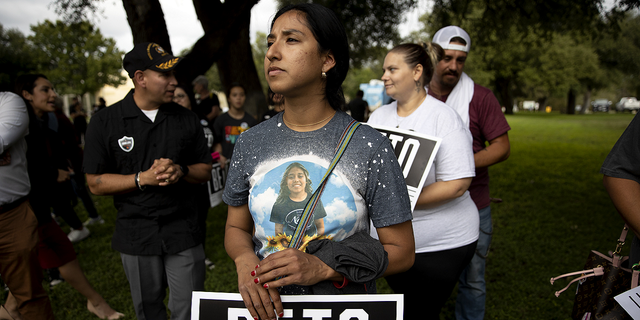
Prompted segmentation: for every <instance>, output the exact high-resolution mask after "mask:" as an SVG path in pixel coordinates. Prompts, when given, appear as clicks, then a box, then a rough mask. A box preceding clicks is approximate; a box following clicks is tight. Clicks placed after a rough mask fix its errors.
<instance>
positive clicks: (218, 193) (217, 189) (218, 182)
mask: <svg viewBox="0 0 640 320" xmlns="http://www.w3.org/2000/svg"><path fill="white" fill-rule="evenodd" d="M211 167H212V168H211V180H209V181H207V186H208V187H209V203H210V204H211V208H213V207H215V206H217V205H219V204H220V203H222V192H223V191H224V184H225V183H226V182H227V173H228V172H229V161H227V165H226V166H224V169H222V168H220V163H218V162H217V161H215V162H214V163H213V165H212V166H211Z"/></svg>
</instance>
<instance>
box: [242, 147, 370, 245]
mask: <svg viewBox="0 0 640 320" xmlns="http://www.w3.org/2000/svg"><path fill="white" fill-rule="evenodd" d="M314 158H315V157H314ZM316 159H317V160H320V158H316ZM316 159H310V158H308V156H307V157H305V158H304V160H303V159H301V158H298V157H296V158H295V159H293V158H288V159H285V160H284V161H283V162H278V163H277V164H274V165H265V166H269V169H267V170H268V172H266V173H265V174H264V175H262V176H261V177H260V180H259V181H256V182H255V184H254V185H253V186H252V189H251V195H250V199H249V208H250V210H251V212H252V213H253V214H254V219H255V221H256V234H257V235H261V234H262V235H266V236H273V235H275V224H274V223H273V222H271V221H269V218H270V216H271V209H272V207H273V204H274V203H275V201H276V198H277V197H278V193H279V192H280V182H281V181H282V176H283V174H284V172H285V170H286V168H287V166H289V165H290V164H291V163H293V162H298V163H300V164H302V165H303V166H304V167H305V168H306V169H307V171H309V178H310V179H311V181H312V187H313V190H314V191H315V190H316V188H317V187H318V184H319V183H320V181H321V180H322V177H323V176H324V174H325V173H326V171H327V167H326V166H324V165H320V164H318V162H319V161H317V160H316ZM324 162H326V164H327V165H328V162H327V161H324ZM256 175H260V174H259V173H256ZM344 181H348V180H347V179H346V177H344V176H343V175H342V174H341V173H340V172H338V171H337V169H335V170H334V171H333V172H332V173H331V177H330V178H329V181H328V182H327V184H328V185H327V187H326V188H325V189H324V192H323V193H322V197H321V198H320V199H321V200H322V203H323V205H324V209H325V211H326V213H327V216H326V217H325V218H324V224H325V230H326V232H325V233H326V234H329V233H330V234H332V235H335V236H337V237H343V236H345V235H346V233H349V232H350V231H351V229H353V227H354V225H355V223H356V220H357V216H356V213H357V209H356V203H355V199H354V196H353V192H354V191H353V190H352V189H351V188H350V187H349V186H348V185H347V184H345V183H344ZM337 213H339V214H338V215H337ZM343 230H344V231H343Z"/></svg>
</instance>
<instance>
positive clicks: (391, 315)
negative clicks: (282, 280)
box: [191, 292, 404, 320]
mask: <svg viewBox="0 0 640 320" xmlns="http://www.w3.org/2000/svg"><path fill="white" fill-rule="evenodd" d="M280 297H281V298H282V306H283V307H284V317H281V318H279V319H300V320H302V319H304V320H394V319H396V320H401V319H402V318H403V310H404V304H403V302H404V299H403V296H402V295H401V294H369V295H306V296H280ZM191 301H192V302H191V320H204V319H207V320H208V319H219V320H253V317H251V314H250V313H249V310H247V308H245V306H244V302H243V301H242V297H241V296H240V294H239V293H219V292H193V294H192V299H191Z"/></svg>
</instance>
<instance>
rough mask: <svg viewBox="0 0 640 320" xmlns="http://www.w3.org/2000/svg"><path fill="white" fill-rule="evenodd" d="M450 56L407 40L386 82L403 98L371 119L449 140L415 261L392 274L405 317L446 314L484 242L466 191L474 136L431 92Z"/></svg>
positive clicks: (418, 216)
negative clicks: (462, 276) (433, 80)
mask: <svg viewBox="0 0 640 320" xmlns="http://www.w3.org/2000/svg"><path fill="white" fill-rule="evenodd" d="M425 47H426V48H425ZM443 54H444V52H443V50H442V48H441V47H440V46H438V45H437V44H429V45H425V46H420V45H417V44H401V45H399V46H396V47H395V48H393V49H392V50H391V51H389V53H388V54H387V56H386V58H385V59H384V65H383V70H384V74H383V75H382V81H384V85H385V89H386V91H387V95H389V96H390V97H392V98H394V99H395V100H396V101H394V102H392V103H390V104H387V105H384V106H382V107H380V108H378V109H376V111H374V112H373V113H372V114H371V117H370V118H369V121H368V123H372V124H378V125H383V126H388V127H395V128H401V129H405V130H411V131H415V132H420V133H423V134H427V135H430V136H435V137H438V138H441V139H442V143H441V145H440V148H439V149H438V153H437V154H436V157H435V160H434V164H433V166H432V167H431V170H430V171H429V173H428V176H427V180H426V182H425V187H424V188H423V189H422V191H421V192H420V195H419V197H418V201H417V204H416V207H415V209H414V211H413V217H414V218H413V229H414V231H415V232H414V236H415V243H416V251H415V264H414V265H413V267H411V269H409V270H408V271H406V272H403V273H399V274H396V275H392V276H389V277H386V279H387V282H388V283H389V286H391V288H392V289H393V290H394V291H395V292H396V293H403V294H404V299H405V304H404V310H405V313H404V317H405V319H439V318H440V317H439V314H440V309H441V308H442V306H443V305H444V303H445V302H446V301H447V299H448V298H449V295H450V294H451V291H452V290H453V288H454V286H455V285H456V283H457V281H458V277H460V274H461V273H462V271H463V270H464V268H465V267H466V266H467V265H468V264H469V261H471V258H472V257H473V255H474V253H475V249H476V243H477V241H478V225H479V214H478V209H477V208H476V206H475V204H474V202H473V200H472V199H471V196H470V195H469V192H468V191H467V189H468V188H469V185H470V184H471V179H472V178H473V177H474V176H475V163H474V160H473V148H472V147H471V142H472V140H471V133H470V132H469V129H468V127H466V126H465V125H464V123H463V122H462V120H461V119H460V117H459V116H458V114H457V113H456V112H455V110H453V109H452V108H450V107H449V106H447V105H446V104H444V103H442V102H440V101H438V100H437V99H435V98H433V97H432V96H429V95H427V91H426V90H427V89H428V88H427V87H426V85H427V84H428V83H429V81H430V80H431V76H432V75H433V70H434V66H435V65H436V64H437V62H438V60H439V59H440V57H442V56H443ZM425 288H437V290H425Z"/></svg>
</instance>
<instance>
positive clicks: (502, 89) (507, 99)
mask: <svg viewBox="0 0 640 320" xmlns="http://www.w3.org/2000/svg"><path fill="white" fill-rule="evenodd" d="M494 83H495V85H496V88H497V90H498V96H499V97H500V103H501V104H502V106H503V107H504V108H505V112H504V113H505V114H513V96H512V95H511V79H510V78H505V77H499V78H496V80H495V82H494Z"/></svg>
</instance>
